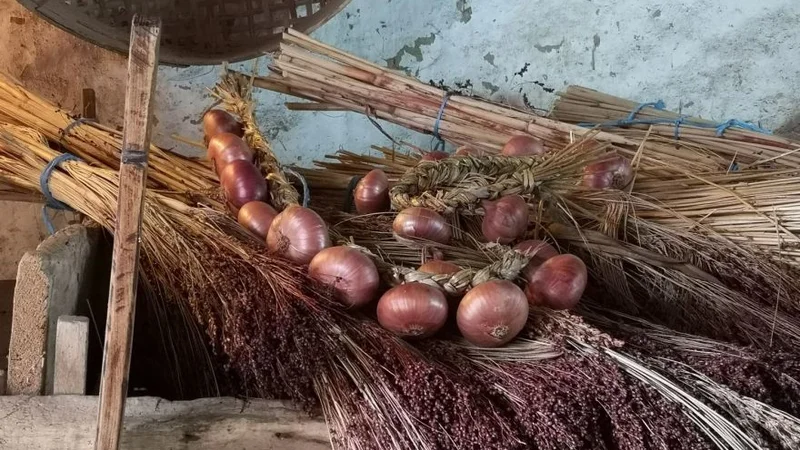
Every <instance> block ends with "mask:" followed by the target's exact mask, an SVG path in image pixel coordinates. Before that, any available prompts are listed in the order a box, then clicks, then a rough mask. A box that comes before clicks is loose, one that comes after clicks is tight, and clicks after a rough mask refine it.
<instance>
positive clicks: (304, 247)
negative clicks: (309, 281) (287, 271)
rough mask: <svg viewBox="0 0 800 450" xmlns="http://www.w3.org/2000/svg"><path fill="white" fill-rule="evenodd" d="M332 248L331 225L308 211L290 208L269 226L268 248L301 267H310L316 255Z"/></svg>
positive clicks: (302, 208) (307, 209)
mask: <svg viewBox="0 0 800 450" xmlns="http://www.w3.org/2000/svg"><path fill="white" fill-rule="evenodd" d="M330 246H331V239H330V236H329V235H328V226H327V225H326V224H325V221H324V220H322V217H320V216H319V214H317V213H316V212H314V211H312V210H311V209H309V208H305V207H302V206H298V205H290V206H289V207H287V208H286V209H284V210H283V212H281V213H280V214H278V216H277V217H275V220H273V221H272V225H271V226H270V227H269V233H268V234H267V247H269V249H270V251H272V252H275V253H279V254H281V255H283V256H285V257H286V258H288V259H289V260H291V261H294V262H296V263H298V264H308V263H309V262H310V261H311V259H312V258H314V256H316V255H317V253H319V252H321V251H322V250H323V249H326V248H328V247H330Z"/></svg>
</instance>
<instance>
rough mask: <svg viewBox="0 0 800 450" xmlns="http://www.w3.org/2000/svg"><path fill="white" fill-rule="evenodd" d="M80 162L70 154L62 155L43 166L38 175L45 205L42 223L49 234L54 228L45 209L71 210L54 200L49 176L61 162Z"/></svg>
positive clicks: (53, 231)
mask: <svg viewBox="0 0 800 450" xmlns="http://www.w3.org/2000/svg"><path fill="white" fill-rule="evenodd" d="M80 160H81V159H80V158H78V157H77V156H75V155H73V154H71V153H62V154H60V155H58V156H56V157H55V158H53V159H52V160H51V161H50V162H49V163H47V165H46V166H44V170H42V173H41V174H39V189H40V190H41V191H42V194H43V195H44V200H45V204H44V206H42V222H44V226H45V227H46V228H47V232H48V233H50V234H53V233H55V228H53V223H52V222H51V221H50V217H49V216H48V215H47V208H51V209H56V210H61V211H72V208H70V207H69V206H67V205H65V204H63V203H61V202H60V201H58V200H56V199H55V197H53V193H52V192H50V175H51V174H52V173H53V169H55V168H56V167H58V166H59V165H60V164H61V163H62V162H65V161H80Z"/></svg>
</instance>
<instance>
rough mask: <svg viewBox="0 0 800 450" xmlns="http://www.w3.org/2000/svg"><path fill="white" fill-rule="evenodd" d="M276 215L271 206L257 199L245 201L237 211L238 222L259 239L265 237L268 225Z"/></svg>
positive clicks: (276, 212)
mask: <svg viewBox="0 0 800 450" xmlns="http://www.w3.org/2000/svg"><path fill="white" fill-rule="evenodd" d="M277 215H278V211H275V209H274V208H273V207H272V206H269V205H268V204H266V203H264V202H259V201H254V202H247V203H245V204H244V206H242V207H241V208H240V209H239V211H238V212H237V218H238V219H239V224H240V225H242V226H243V227H245V228H247V229H248V230H249V231H250V232H251V233H253V234H255V235H256V236H258V237H260V238H261V239H266V238H267V233H268V232H269V226H270V225H272V221H273V220H274V219H275V217H276V216H277Z"/></svg>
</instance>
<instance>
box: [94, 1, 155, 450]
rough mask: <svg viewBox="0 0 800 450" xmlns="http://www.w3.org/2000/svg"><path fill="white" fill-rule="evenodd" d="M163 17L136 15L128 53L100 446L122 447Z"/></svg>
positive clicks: (102, 449) (103, 449)
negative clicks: (153, 99) (140, 240)
mask: <svg viewBox="0 0 800 450" xmlns="http://www.w3.org/2000/svg"><path fill="white" fill-rule="evenodd" d="M160 37H161V20H160V19H148V18H143V17H139V16H135V17H134V19H133V27H132V28H131V41H130V54H129V55H128V84H127V89H126V92H125V120H124V132H123V137H122V141H123V143H122V155H121V158H120V160H121V164H120V173H119V180H120V183H119V197H118V198H119V202H118V205H117V223H116V229H115V232H114V251H113V257H112V260H111V289H110V293H109V301H108V319H107V322H106V343H105V348H104V352H103V376H102V381H101V384H100V408H99V411H98V420H97V440H96V442H95V448H96V449H98V450H116V449H117V448H119V438H120V430H121V429H122V418H123V415H124V413H125V398H126V395H127V388H128V370H129V369H130V360H131V343H132V341H133V317H134V311H135V309H136V282H137V272H138V258H139V239H140V231H141V225H142V211H143V206H144V192H145V183H146V181H147V154H148V150H149V148H150V129H151V123H150V119H151V118H152V112H153V103H152V97H153V93H154V90H155V85H156V70H157V67H158V46H159V40H160Z"/></svg>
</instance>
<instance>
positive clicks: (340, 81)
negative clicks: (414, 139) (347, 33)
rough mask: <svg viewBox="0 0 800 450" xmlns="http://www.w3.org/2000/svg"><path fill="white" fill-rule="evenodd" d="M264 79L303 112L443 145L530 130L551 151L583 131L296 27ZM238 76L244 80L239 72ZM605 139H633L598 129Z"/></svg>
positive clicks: (485, 145)
mask: <svg viewBox="0 0 800 450" xmlns="http://www.w3.org/2000/svg"><path fill="white" fill-rule="evenodd" d="M271 69H272V71H273V74H271V75H270V76H268V77H252V79H253V85H254V86H255V87H260V88H265V89H270V90H273V91H276V92H281V93H284V94H288V95H292V96H295V97H300V98H304V99H307V100H311V101H313V102H316V103H315V104H304V105H303V107H302V109H303V110H306V111H310V110H313V109H314V108H315V107H317V108H319V109H323V110H324V109H330V107H331V106H332V105H333V106H336V107H341V108H344V109H346V110H349V111H354V112H359V113H362V114H366V115H368V116H371V117H377V118H380V119H384V120H387V121H390V122H393V123H397V124H399V125H402V126H405V127H407V128H410V129H413V130H417V131H420V132H423V133H429V134H432V133H434V130H435V131H436V134H437V135H438V136H440V137H441V138H443V139H444V140H446V141H448V142H452V143H455V144H468V145H471V146H473V147H477V148H481V149H485V150H487V151H491V152H495V153H496V152H498V151H499V150H500V149H501V148H502V146H503V145H504V144H505V143H506V141H508V139H509V138H510V137H511V136H514V135H517V134H530V135H532V136H535V137H537V138H539V139H541V140H542V141H544V142H545V143H546V144H547V145H549V146H551V147H553V148H560V147H563V146H564V145H565V144H566V143H567V142H568V141H569V137H570V135H571V134H574V135H576V136H582V135H584V134H586V133H587V132H588V130H586V129H584V128H581V127H577V126H574V125H570V124H566V123H563V122H558V121H555V120H551V119H547V118H544V117H540V116H537V115H535V114H532V113H530V112H527V111H522V110H518V109H514V108H511V107H508V106H504V105H500V104H494V103H490V102H487V101H484V100H480V99H476V98H471V97H467V96H463V95H455V93H452V92H448V91H445V90H443V89H440V88H438V87H435V86H431V85H429V84H425V83H422V82H420V81H419V80H417V79H414V78H411V77H408V76H405V75H401V74H398V73H396V72H394V71H391V70H389V69H386V68H383V67H380V66H378V65H376V64H373V63H370V62H368V61H365V60H363V59H360V58H358V57H355V56H352V55H350V54H348V53H346V52H343V51H341V50H337V49H335V48H333V47H331V46H328V45H325V44H323V43H321V42H319V41H316V40H314V39H312V38H310V37H309V36H306V35H304V34H303V33H300V32H298V31H296V30H293V29H289V30H287V31H286V32H285V33H284V34H283V40H282V42H281V46H280V52H279V54H278V55H277V56H276V57H275V59H274V62H273V66H272V67H271ZM239 76H242V77H247V76H246V75H243V74H239ZM597 139H598V140H600V141H602V142H611V143H618V144H632V142H631V141H628V140H626V139H624V138H621V137H619V136H616V135H613V134H610V133H600V134H599V135H598V136H597Z"/></svg>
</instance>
